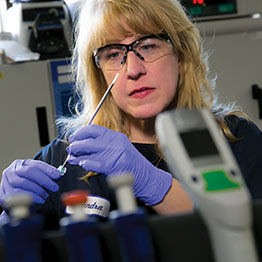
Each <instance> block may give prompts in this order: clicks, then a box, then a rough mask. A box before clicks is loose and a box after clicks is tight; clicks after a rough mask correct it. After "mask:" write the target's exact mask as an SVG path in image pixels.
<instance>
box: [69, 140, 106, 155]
mask: <svg viewBox="0 0 262 262" xmlns="http://www.w3.org/2000/svg"><path fill="white" fill-rule="evenodd" d="M105 146H106V144H103V143H101V142H100V141H97V140H96V139H92V138H90V139H85V140H81V141H75V142H73V143H72V144H70V145H69V146H68V147H67V152H68V154H69V155H74V156H79V155H89V154H94V153H97V152H102V151H103V150H104V149H105Z"/></svg>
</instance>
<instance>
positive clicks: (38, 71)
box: [0, 61, 56, 174]
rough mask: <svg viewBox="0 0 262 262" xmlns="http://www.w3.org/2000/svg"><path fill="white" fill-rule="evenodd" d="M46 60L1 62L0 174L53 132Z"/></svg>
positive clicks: (28, 155) (51, 135)
mask: <svg viewBox="0 0 262 262" xmlns="http://www.w3.org/2000/svg"><path fill="white" fill-rule="evenodd" d="M50 83H51V81H50V69H49V62H48V61H37V62H26V63H17V64H9V65H6V64H5V65H3V64H2V65H0V90H1V95H0V123H1V129H0V147H1V158H0V174H2V171H3V169H4V168H6V167H7V166H8V165H9V164H10V163H11V162H12V161H13V160H14V159H24V158H32V157H33V156H34V155H35V154H36V153H37V152H38V151H40V150H41V149H42V148H43V146H44V145H45V144H47V143H48V142H49V141H51V139H53V138H54V137H55V135H56V127H55V124H54V120H55V113H54V112H55V110H54V103H53V95H52V92H51V88H50Z"/></svg>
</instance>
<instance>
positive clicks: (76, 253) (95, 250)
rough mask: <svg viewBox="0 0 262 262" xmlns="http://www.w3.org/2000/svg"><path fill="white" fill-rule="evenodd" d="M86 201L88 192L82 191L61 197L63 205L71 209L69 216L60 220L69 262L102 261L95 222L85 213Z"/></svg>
mask: <svg viewBox="0 0 262 262" xmlns="http://www.w3.org/2000/svg"><path fill="white" fill-rule="evenodd" d="M87 199H88V192H87V191H84V190H75V191H71V192H68V193H65V194H63V195H62V201H63V203H64V205H65V206H68V207H70V208H71V209H72V213H71V214H70V216H68V217H64V218H62V219H61V220H60V225H61V229H62V230H63V231H64V232H65V237H66V239H67V246H68V249H69V256H70V261H71V262H74V261H75V262H79V261H90V262H100V261H102V250H101V247H100V241H99V231H98V225H97V221H96V220H95V219H94V217H88V216H87V215H86V213H85V204H86V203H87Z"/></svg>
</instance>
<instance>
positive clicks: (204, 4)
mask: <svg viewBox="0 0 262 262" xmlns="http://www.w3.org/2000/svg"><path fill="white" fill-rule="evenodd" d="M181 3H182V4H183V5H184V6H185V8H186V9H187V10H188V11H189V13H190V14H191V15H193V16H198V17H201V16H202V17H203V16H217V15H226V14H234V13H236V12H237V0H181Z"/></svg>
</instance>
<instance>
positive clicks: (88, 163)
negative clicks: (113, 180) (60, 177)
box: [68, 156, 107, 173]
mask: <svg viewBox="0 0 262 262" xmlns="http://www.w3.org/2000/svg"><path fill="white" fill-rule="evenodd" d="M68 162H69V163H70V164H72V165H79V166H81V167H82V168H84V169H85V170H86V171H93V172H97V173H106V169H107V168H106V165H105V163H104V162H103V161H100V160H93V159H88V158H87V157H86V156H78V157H74V156H72V157H70V158H69V160H68Z"/></svg>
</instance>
